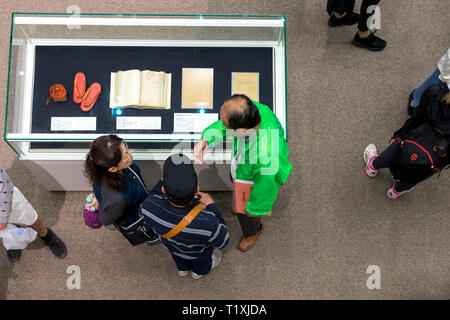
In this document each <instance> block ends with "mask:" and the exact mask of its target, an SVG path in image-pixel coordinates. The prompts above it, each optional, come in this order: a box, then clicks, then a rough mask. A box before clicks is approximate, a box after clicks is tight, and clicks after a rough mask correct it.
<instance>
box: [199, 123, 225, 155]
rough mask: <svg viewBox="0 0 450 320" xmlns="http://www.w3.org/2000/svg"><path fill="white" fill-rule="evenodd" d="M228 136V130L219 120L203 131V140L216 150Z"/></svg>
mask: <svg viewBox="0 0 450 320" xmlns="http://www.w3.org/2000/svg"><path fill="white" fill-rule="evenodd" d="M226 134H227V128H226V127H225V126H224V125H223V123H222V120H219V121H216V122H214V123H212V124H211V125H209V126H208V127H207V128H206V129H205V130H203V132H202V139H204V140H206V142H207V143H208V146H209V147H210V148H214V147H215V146H216V145H218V144H219V143H221V142H223V141H224V140H225V137H226Z"/></svg>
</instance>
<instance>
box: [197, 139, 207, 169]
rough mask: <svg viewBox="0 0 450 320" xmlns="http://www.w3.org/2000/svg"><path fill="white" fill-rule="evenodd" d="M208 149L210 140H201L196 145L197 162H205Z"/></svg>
mask: <svg viewBox="0 0 450 320" xmlns="http://www.w3.org/2000/svg"><path fill="white" fill-rule="evenodd" d="M207 149H208V142H206V140H205V139H202V140H200V142H199V143H197V144H196V145H195V147H194V160H195V161H196V162H197V163H200V164H205V161H204V160H203V157H204V156H205V152H206V150H207Z"/></svg>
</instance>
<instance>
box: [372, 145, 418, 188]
mask: <svg viewBox="0 0 450 320" xmlns="http://www.w3.org/2000/svg"><path fill="white" fill-rule="evenodd" d="M399 149H400V145H399V144H398V143H395V142H393V143H391V144H390V145H389V147H387V148H386V150H384V151H383V152H382V153H381V154H380V155H379V156H378V157H376V158H375V160H373V162H372V166H373V168H374V169H377V170H378V169H382V168H389V166H390V165H391V161H392V158H393V157H394V155H395V154H396V153H397V151H398V150H399ZM414 186H415V185H414V184H410V183H406V182H403V181H397V183H396V184H395V191H397V192H402V191H406V190H410V189H411V188H412V187H414Z"/></svg>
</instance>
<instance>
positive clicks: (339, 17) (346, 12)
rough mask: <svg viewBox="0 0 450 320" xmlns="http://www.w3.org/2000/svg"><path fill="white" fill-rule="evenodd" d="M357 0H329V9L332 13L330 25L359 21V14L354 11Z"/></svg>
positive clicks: (329, 12)
mask: <svg viewBox="0 0 450 320" xmlns="http://www.w3.org/2000/svg"><path fill="white" fill-rule="evenodd" d="M354 7H355V0H340V1H328V5H327V11H328V14H329V15H330V18H329V19H328V25H329V26H330V27H337V26H343V25H353V24H356V23H358V21H359V14H357V13H354V12H353V8H354Z"/></svg>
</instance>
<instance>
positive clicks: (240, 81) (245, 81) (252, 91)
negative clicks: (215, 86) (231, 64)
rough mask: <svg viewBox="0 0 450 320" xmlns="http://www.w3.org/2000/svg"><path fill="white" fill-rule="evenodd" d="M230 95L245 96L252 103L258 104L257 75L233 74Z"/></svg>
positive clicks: (252, 73) (255, 73) (246, 73)
mask: <svg viewBox="0 0 450 320" xmlns="http://www.w3.org/2000/svg"><path fill="white" fill-rule="evenodd" d="M231 81H232V83H231V88H232V89H231V95H234V94H245V95H246V96H247V97H249V98H250V99H251V100H253V101H257V102H259V73H258V72H233V73H232V80H231Z"/></svg>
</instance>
